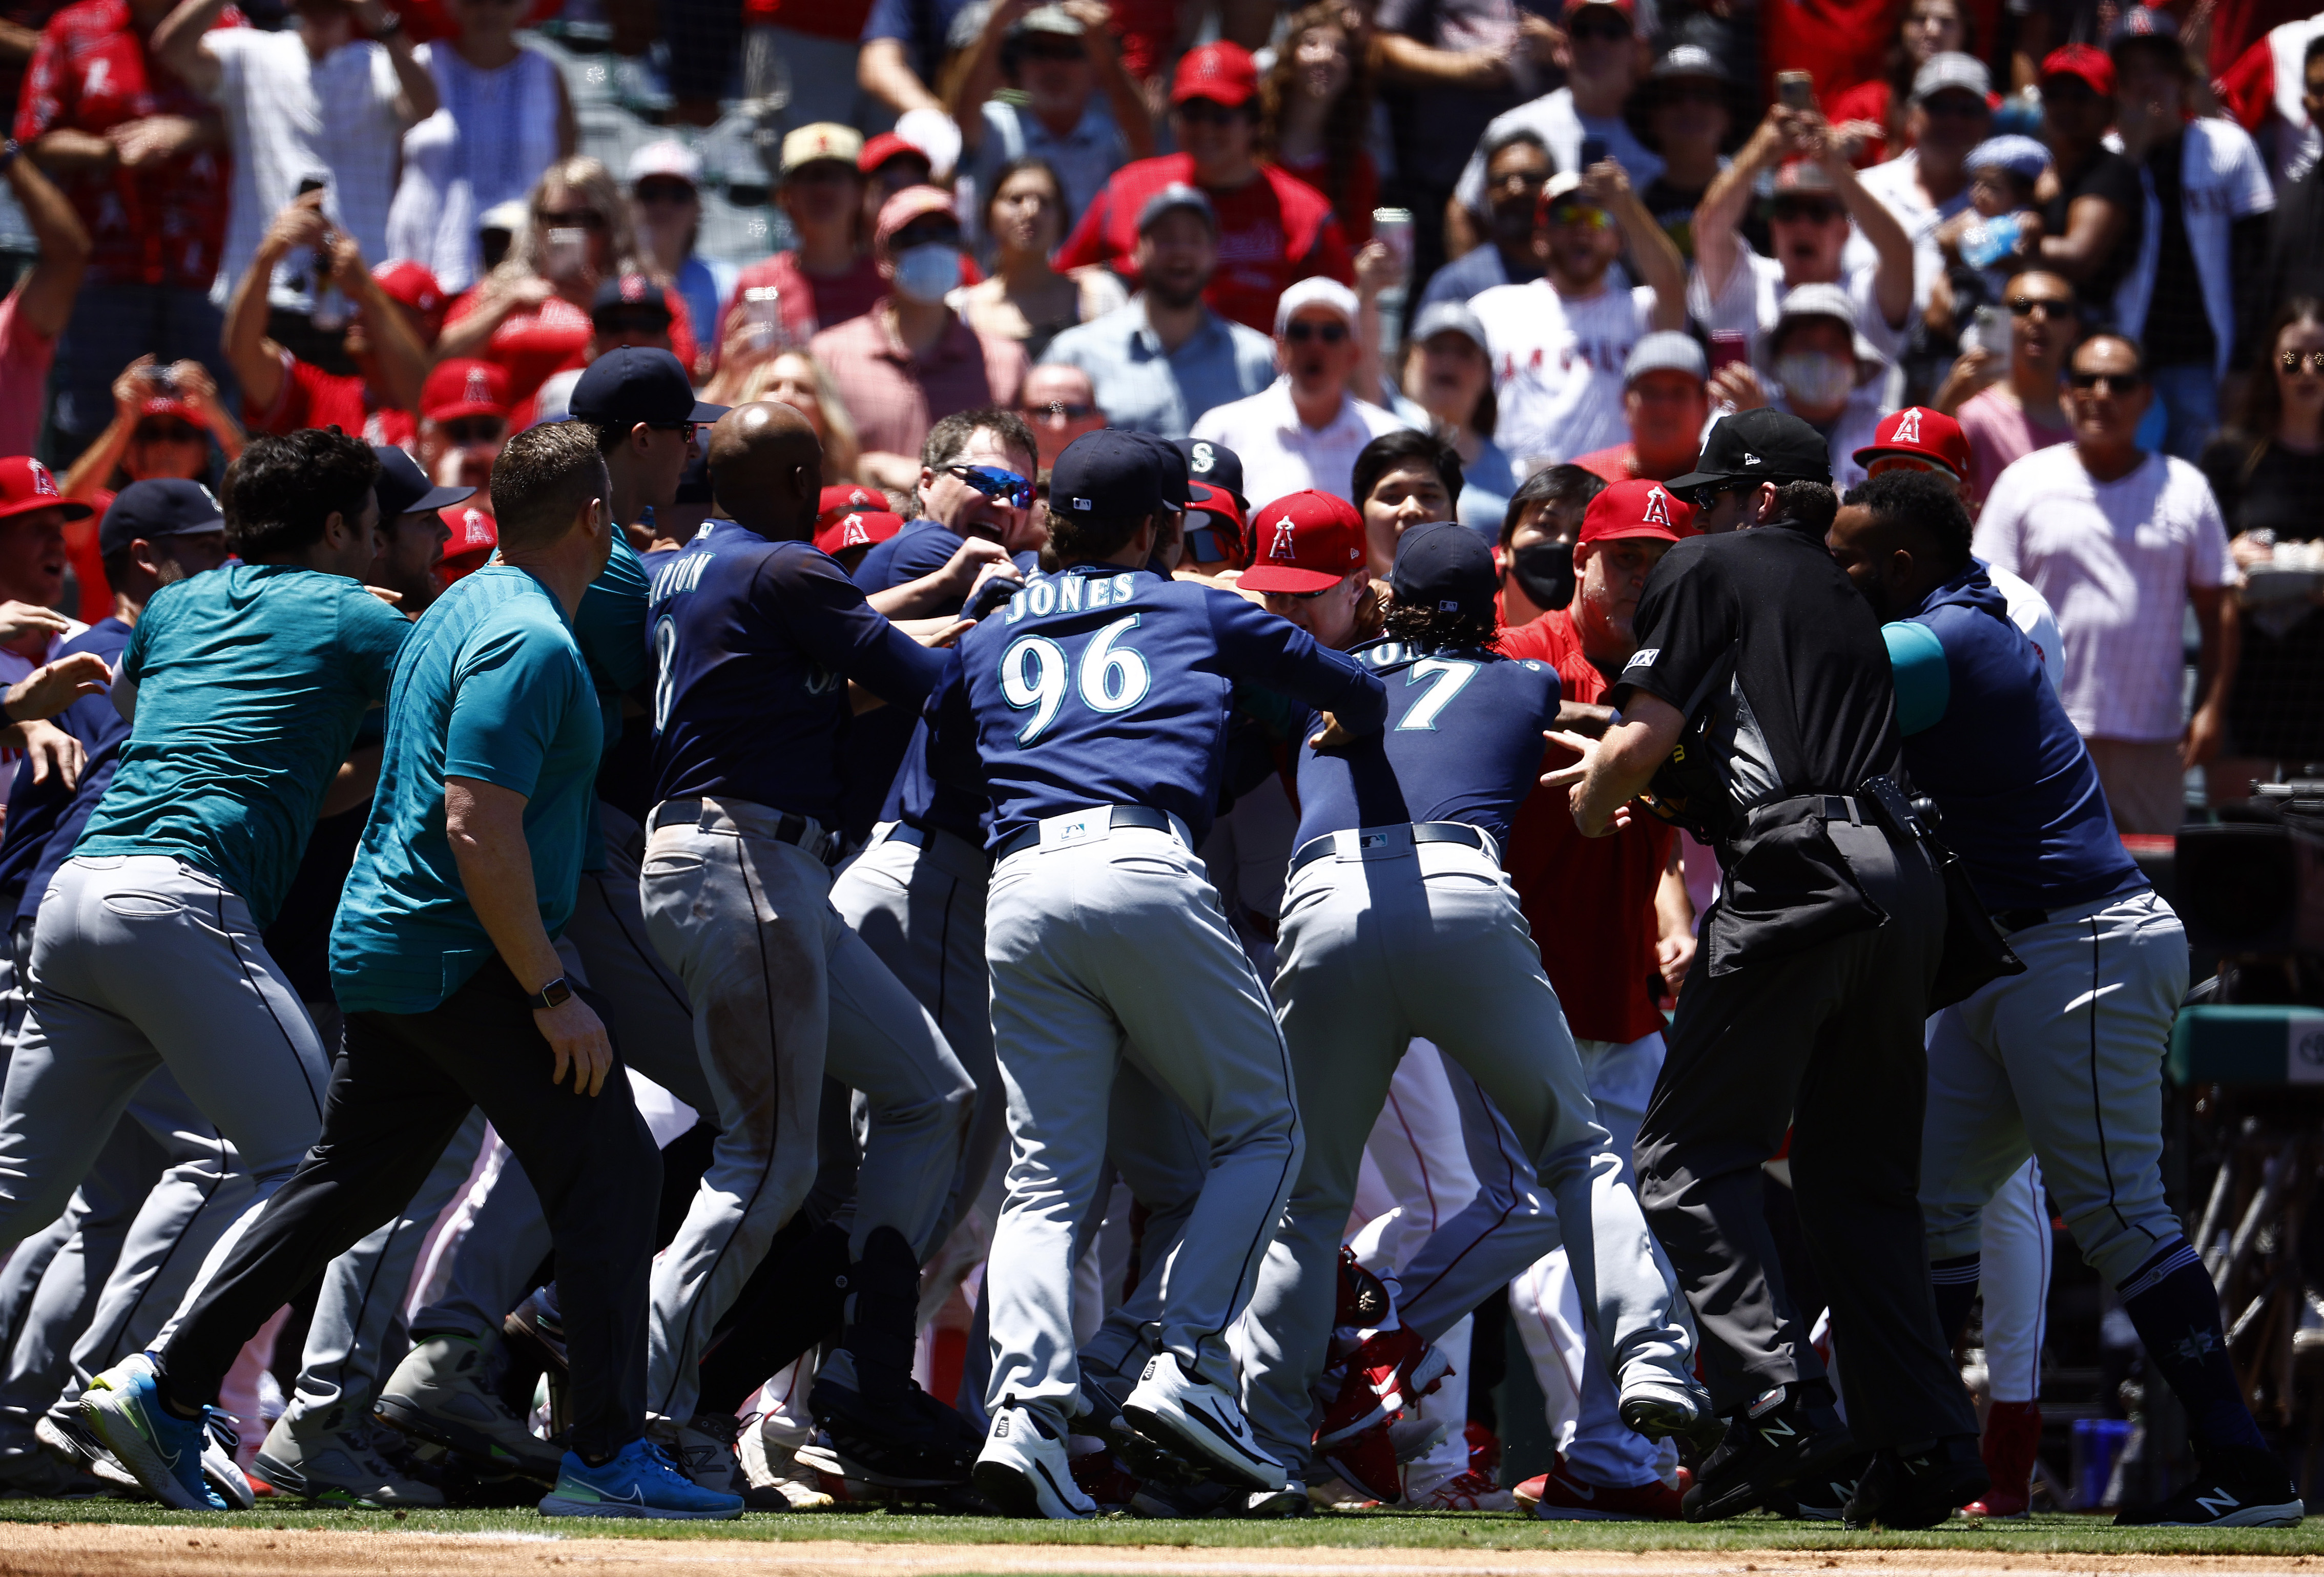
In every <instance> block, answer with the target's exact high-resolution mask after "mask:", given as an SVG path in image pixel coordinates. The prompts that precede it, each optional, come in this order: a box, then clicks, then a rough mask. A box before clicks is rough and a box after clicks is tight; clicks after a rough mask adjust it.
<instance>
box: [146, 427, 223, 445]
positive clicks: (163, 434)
mask: <svg viewBox="0 0 2324 1577" xmlns="http://www.w3.org/2000/svg"><path fill="white" fill-rule="evenodd" d="M208 436H209V435H208V433H205V432H204V431H202V429H200V428H198V427H196V426H195V425H194V424H193V423H191V422H189V421H141V422H139V423H138V424H137V431H136V433H135V434H134V439H135V441H136V442H138V443H141V444H198V443H200V442H201V441H202V440H203V439H204V438H208Z"/></svg>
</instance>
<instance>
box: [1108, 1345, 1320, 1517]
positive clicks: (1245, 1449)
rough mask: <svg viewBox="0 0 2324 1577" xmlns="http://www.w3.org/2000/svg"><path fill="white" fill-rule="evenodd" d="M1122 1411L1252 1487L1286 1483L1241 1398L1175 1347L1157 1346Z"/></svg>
mask: <svg viewBox="0 0 2324 1577" xmlns="http://www.w3.org/2000/svg"><path fill="white" fill-rule="evenodd" d="M1121 1413H1122V1416H1123V1417H1125V1418H1127V1419H1129V1420H1130V1423H1131V1424H1132V1425H1135V1426H1136V1427H1137V1429H1138V1431H1139V1434H1144V1435H1146V1436H1147V1437H1148V1439H1151V1440H1157V1441H1159V1442H1161V1443H1163V1444H1164V1445H1167V1446H1168V1447H1169V1448H1170V1449H1172V1450H1173V1451H1176V1452H1180V1453H1182V1454H1184V1455H1185V1456H1187V1457H1189V1458H1191V1459H1192V1460H1194V1462H1200V1463H1202V1464H1203V1465H1204V1466H1206V1467H1208V1468H1210V1469H1211V1470H1212V1471H1214V1472H1217V1473H1220V1474H1222V1475H1223V1476H1225V1477H1226V1478H1227V1479H1228V1480H1231V1481H1232V1482H1236V1483H1240V1484H1241V1485H1242V1486H1243V1487H1244V1488H1246V1489H1268V1490H1274V1489H1282V1488H1283V1486H1284V1483H1285V1476H1284V1471H1283V1464H1282V1463H1281V1462H1277V1461H1276V1460H1275V1459H1274V1458H1273V1457H1271V1456H1269V1455H1268V1454H1267V1453H1266V1452H1263V1451H1261V1450H1260V1449H1259V1441H1258V1439H1257V1438H1256V1437H1255V1436H1253V1435H1252V1434H1251V1432H1250V1424H1249V1423H1247V1422H1245V1420H1244V1418H1243V1416H1242V1409H1241V1408H1240V1406H1237V1405H1236V1403H1235V1399H1234V1398H1233V1397H1231V1396H1229V1395H1228V1394H1227V1393H1226V1392H1225V1391H1223V1390H1221V1389H1220V1388H1218V1387H1216V1386H1214V1385H1213V1384H1211V1383H1210V1382H1209V1381H1208V1380H1199V1379H1193V1378H1191V1377H1190V1376H1188V1375H1187V1374H1186V1372H1185V1370H1184V1369H1182V1368H1181V1367H1180V1366H1179V1363H1178V1359H1177V1355H1176V1354H1175V1353H1170V1352H1157V1353H1156V1354H1155V1355H1154V1356H1153V1358H1152V1359H1150V1360H1148V1362H1147V1365H1146V1373H1145V1376H1144V1378H1142V1379H1139V1382H1138V1388H1137V1389H1136V1390H1134V1391H1131V1392H1130V1395H1129V1397H1127V1398H1126V1399H1125V1400H1124V1401H1123V1402H1122V1404H1121Z"/></svg>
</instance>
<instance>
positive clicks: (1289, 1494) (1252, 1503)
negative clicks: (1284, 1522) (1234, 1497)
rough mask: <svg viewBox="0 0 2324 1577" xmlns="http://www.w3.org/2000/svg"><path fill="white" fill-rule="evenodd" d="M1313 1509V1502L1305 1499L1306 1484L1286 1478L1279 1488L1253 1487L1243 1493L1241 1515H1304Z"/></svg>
mask: <svg viewBox="0 0 2324 1577" xmlns="http://www.w3.org/2000/svg"><path fill="white" fill-rule="evenodd" d="M1314 1509H1315V1503H1314V1501H1312V1500H1310V1499H1307V1486H1306V1485H1305V1484H1303V1483H1301V1482H1300V1481H1299V1480H1296V1479H1287V1480H1284V1485H1283V1488H1282V1489H1253V1490H1250V1492H1249V1493H1247V1494H1245V1495H1244V1497H1243V1501H1242V1510H1241V1515H1242V1516H1244V1517H1254V1518H1260V1517H1305V1516H1308V1515H1309V1514H1310V1513H1312V1512H1313V1511H1314Z"/></svg>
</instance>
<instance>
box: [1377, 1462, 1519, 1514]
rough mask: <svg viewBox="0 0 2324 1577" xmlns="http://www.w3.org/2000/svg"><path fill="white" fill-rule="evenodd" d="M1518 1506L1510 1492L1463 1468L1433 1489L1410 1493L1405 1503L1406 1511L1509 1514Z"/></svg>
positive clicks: (1484, 1476) (1473, 1471)
mask: <svg viewBox="0 0 2324 1577" xmlns="http://www.w3.org/2000/svg"><path fill="white" fill-rule="evenodd" d="M1516 1505H1517V1500H1516V1497H1515V1496H1514V1495H1513V1494H1512V1493H1511V1492H1510V1491H1509V1490H1507V1489H1502V1488H1501V1487H1500V1486H1499V1484H1496V1483H1494V1482H1493V1480H1492V1479H1491V1478H1490V1477H1489V1476H1488V1475H1487V1474H1484V1473H1480V1472H1479V1471H1477V1470H1476V1469H1474V1468H1463V1469H1462V1471H1459V1472H1457V1473H1455V1474H1453V1475H1452V1477H1451V1478H1449V1479H1447V1480H1444V1481H1443V1483H1441V1484H1439V1485H1437V1486H1436V1487H1435V1488H1434V1489H1429V1490H1426V1491H1425V1492H1424V1493H1421V1494H1417V1495H1414V1494H1409V1493H1407V1494H1406V1497H1405V1499H1404V1508H1405V1509H1406V1510H1407V1511H1508V1510H1511V1509H1514V1508H1515V1507H1516Z"/></svg>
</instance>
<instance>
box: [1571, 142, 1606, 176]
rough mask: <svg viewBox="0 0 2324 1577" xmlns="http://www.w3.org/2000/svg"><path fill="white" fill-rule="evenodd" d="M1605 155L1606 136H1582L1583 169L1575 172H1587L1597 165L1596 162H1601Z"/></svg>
mask: <svg viewBox="0 0 2324 1577" xmlns="http://www.w3.org/2000/svg"><path fill="white" fill-rule="evenodd" d="M1605 157H1606V139H1605V138H1603V137H1584V138H1582V169H1581V170H1579V171H1575V172H1574V173H1575V174H1577V175H1579V174H1583V173H1586V172H1587V171H1589V170H1590V169H1591V167H1592V166H1593V165H1595V164H1597V163H1599V162H1600V161H1601V160H1603V159H1604V158H1605Z"/></svg>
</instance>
